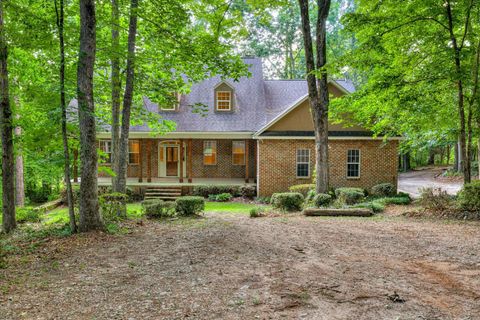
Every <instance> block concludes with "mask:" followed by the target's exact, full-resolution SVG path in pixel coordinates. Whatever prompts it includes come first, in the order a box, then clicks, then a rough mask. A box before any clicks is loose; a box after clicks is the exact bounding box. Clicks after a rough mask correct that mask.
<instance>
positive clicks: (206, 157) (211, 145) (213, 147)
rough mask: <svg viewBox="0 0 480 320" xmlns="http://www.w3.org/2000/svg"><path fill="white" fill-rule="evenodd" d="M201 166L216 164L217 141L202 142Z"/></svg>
mask: <svg viewBox="0 0 480 320" xmlns="http://www.w3.org/2000/svg"><path fill="white" fill-rule="evenodd" d="M203 164H204V165H206V166H213V165H216V164H217V141H204V142H203Z"/></svg>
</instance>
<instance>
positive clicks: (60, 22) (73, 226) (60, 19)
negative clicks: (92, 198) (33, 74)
mask: <svg viewBox="0 0 480 320" xmlns="http://www.w3.org/2000/svg"><path fill="white" fill-rule="evenodd" d="M55 10H56V13H57V28H58V36H59V46H60V109H61V112H62V120H61V121H62V142H63V158H64V164H63V166H64V169H63V170H64V178H65V188H66V189H67V205H68V217H69V220H70V230H71V232H72V233H76V232H77V222H76V221H75V208H74V199H73V190H72V181H71V179H70V152H69V148H68V135H67V103H66V100H65V40H64V20H65V9H64V0H60V11H59V10H58V7H57V1H56V0H55Z"/></svg>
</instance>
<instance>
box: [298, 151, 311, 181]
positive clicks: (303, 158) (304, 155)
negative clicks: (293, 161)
mask: <svg viewBox="0 0 480 320" xmlns="http://www.w3.org/2000/svg"><path fill="white" fill-rule="evenodd" d="M309 177H310V149H298V150H297V178H309Z"/></svg>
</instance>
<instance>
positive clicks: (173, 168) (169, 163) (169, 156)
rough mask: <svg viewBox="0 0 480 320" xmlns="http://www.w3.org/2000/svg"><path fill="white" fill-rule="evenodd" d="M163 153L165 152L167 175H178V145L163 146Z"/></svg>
mask: <svg viewBox="0 0 480 320" xmlns="http://www.w3.org/2000/svg"><path fill="white" fill-rule="evenodd" d="M165 153H166V167H167V168H166V169H167V170H166V173H167V177H176V176H178V147H177V146H167V147H165Z"/></svg>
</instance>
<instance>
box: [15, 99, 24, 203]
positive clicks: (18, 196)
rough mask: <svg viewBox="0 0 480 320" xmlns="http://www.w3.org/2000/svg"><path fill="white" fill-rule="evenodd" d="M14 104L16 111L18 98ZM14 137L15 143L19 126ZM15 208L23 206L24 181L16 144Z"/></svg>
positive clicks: (21, 160)
mask: <svg viewBox="0 0 480 320" xmlns="http://www.w3.org/2000/svg"><path fill="white" fill-rule="evenodd" d="M14 99H15V104H16V105H17V110H18V109H20V101H19V99H18V97H15V98H14ZM16 118H17V120H18V119H20V115H19V114H18V113H17V115H16ZM14 132H15V137H16V138H17V141H19V140H20V139H21V136H22V127H20V126H19V125H17V126H15V130H14ZM15 206H17V207H23V206H25V180H24V172H23V150H22V147H21V144H20V143H18V144H17V152H16V156H15Z"/></svg>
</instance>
